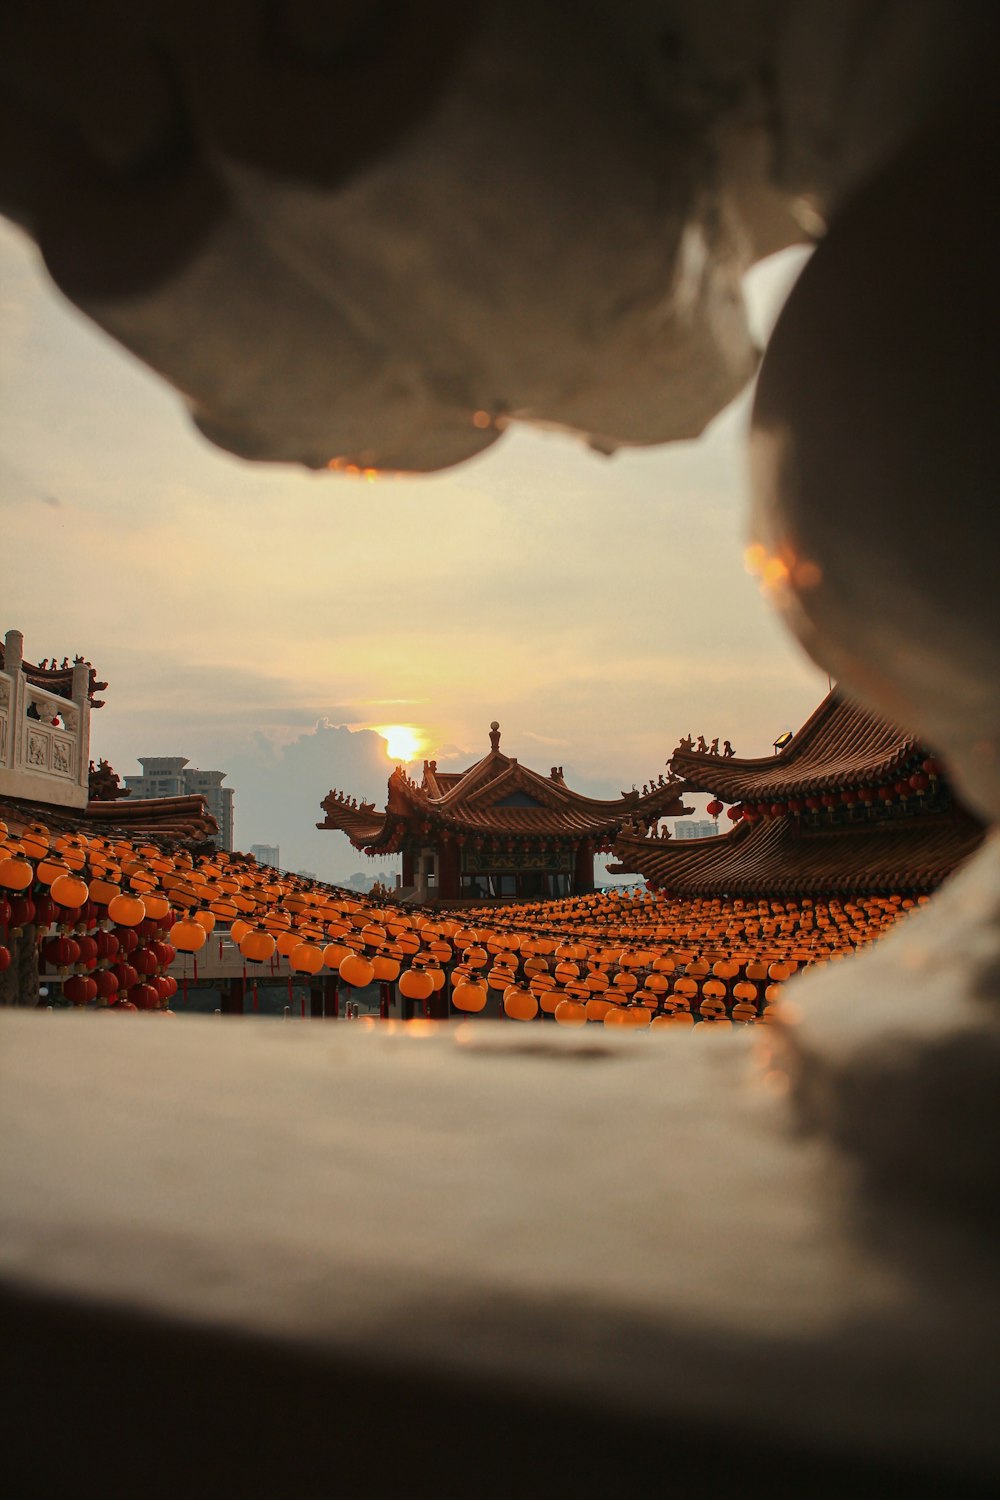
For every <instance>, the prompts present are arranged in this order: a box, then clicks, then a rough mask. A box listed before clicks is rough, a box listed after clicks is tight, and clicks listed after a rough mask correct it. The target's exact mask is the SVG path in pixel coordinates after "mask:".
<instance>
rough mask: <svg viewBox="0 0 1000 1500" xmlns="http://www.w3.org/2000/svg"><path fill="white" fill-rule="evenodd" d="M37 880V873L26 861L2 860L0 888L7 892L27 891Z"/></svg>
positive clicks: (0, 864) (16, 859)
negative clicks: (35, 879)
mask: <svg viewBox="0 0 1000 1500" xmlns="http://www.w3.org/2000/svg"><path fill="white" fill-rule="evenodd" d="M34 878H35V872H34V870H33V869H32V867H31V865H29V863H28V861H27V860H26V859H18V858H17V856H16V855H15V856H14V857H13V858H12V859H4V860H0V886H2V887H3V888H4V890H7V891H26V890H27V889H28V887H29V885H31V884H32V882H33V881H34Z"/></svg>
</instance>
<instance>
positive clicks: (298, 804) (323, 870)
mask: <svg viewBox="0 0 1000 1500" xmlns="http://www.w3.org/2000/svg"><path fill="white" fill-rule="evenodd" d="M228 771H229V784H230V785H231V786H232V787H233V789H234V792H235V797H234V811H235V818H234V821H235V841H236V844H237V846H238V847H239V848H241V849H248V848H249V847H250V845H251V844H277V845H278V846H279V848H280V850H281V863H282V866H283V867H284V868H285V869H293V870H300V869H304V870H314V871H315V872H316V874H317V875H319V876H321V878H323V879H326V880H345V879H347V878H348V877H349V876H350V875H352V874H353V873H354V872H355V871H356V870H360V869H366V870H368V871H369V872H373V871H375V870H376V869H378V868H385V869H395V868H396V866H397V864H398V861H396V860H383V861H377V862H376V863H374V864H373V863H371V862H370V861H368V860H367V859H366V858H365V857H364V855H362V854H359V853H358V852H357V851H356V850H355V849H354V848H352V846H351V845H350V843H349V842H348V840H347V838H346V836H345V835H344V834H342V833H336V832H333V831H326V832H321V831H320V830H319V829H317V828H316V827H315V824H316V823H318V822H322V820H323V810H322V808H321V806H320V803H321V802H322V800H323V798H324V797H325V796H326V794H327V792H329V791H331V790H333V789H337V790H339V791H345V792H347V793H348V794H349V795H351V796H356V797H357V798H358V800H359V801H360V800H361V799H362V798H364V799H366V800H368V801H372V802H374V803H375V806H376V807H377V808H380V809H381V808H383V807H384V806H385V799H386V786H387V782H388V779H389V775H390V772H391V771H392V766H391V765H390V763H389V760H388V758H387V756H386V746H385V740H384V739H383V738H382V736H381V735H379V734H376V733H375V731H374V730H372V729H357V730H352V729H348V728H346V727H345V726H344V725H335V724H331V723H328V722H323V721H321V722H319V723H317V724H315V725H314V726H313V727H312V728H311V729H310V730H307V731H306V732H305V733H303V734H299V735H297V736H296V737H295V738H294V739H291V740H289V741H288V742H287V743H286V744H283V745H275V744H274V742H273V741H270V740H268V739H267V737H266V736H264V735H257V736H255V737H254V739H253V741H251V742H250V744H248V746H247V748H246V750H245V751H244V752H243V753H237V754H235V755H233V756H231V757H230V760H229V764H228Z"/></svg>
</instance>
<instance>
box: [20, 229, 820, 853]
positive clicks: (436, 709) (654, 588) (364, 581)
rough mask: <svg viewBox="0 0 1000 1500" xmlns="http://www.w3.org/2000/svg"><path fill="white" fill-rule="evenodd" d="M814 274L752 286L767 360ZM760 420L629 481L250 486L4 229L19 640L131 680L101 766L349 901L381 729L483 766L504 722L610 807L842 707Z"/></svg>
mask: <svg viewBox="0 0 1000 1500" xmlns="http://www.w3.org/2000/svg"><path fill="white" fill-rule="evenodd" d="M803 260H804V255H803V252H802V251H799V250H793V251H786V252H784V253H783V254H782V255H781V256H776V257H773V258H772V260H771V261H770V262H765V263H764V264H762V265H761V266H758V267H756V268H755V269H754V271H753V272H751V274H750V276H749V277H748V278H747V295H748V301H749V303H750V307H751V311H752V314H753V316H754V319H755V323H756V330H757V332H758V335H759V336H760V337H763V336H765V334H766V331H767V329H768V328H769V326H770V324H771V322H772V321H773V318H774V316H775V315H776V313H777V310H778V309H779V308H780V305H781V302H782V301H783V300H784V297H785V296H786V295H787V292H788V290H789V288H790V286H791V284H792V281H793V280H794V277H795V275H796V274H797V273H798V271H799V270H800V269H801V266H802V264H803ZM749 404H750V394H749V392H747V393H744V395H743V396H741V397H740V398H739V400H737V401H736V402H735V403H733V405H732V406H730V407H729V408H728V409H727V410H726V411H725V412H723V413H722V414H721V415H720V416H719V417H718V418H717V419H716V420H715V422H714V423H713V424H712V425H711V426H710V428H709V429H708V430H707V432H706V433H705V434H704V435H703V436H702V438H701V439H699V440H698V441H697V442H688V443H678V444H672V445H668V446H665V447H660V448H656V449H646V450H636V449H633V450H628V451H622V452H619V453H618V454H617V455H615V456H614V457H613V458H610V459H609V458H604V457H601V456H599V455H597V454H595V453H593V452H591V451H590V450H589V449H587V448H585V447H584V446H583V445H582V444H580V443H579V442H578V441H577V440H575V439H573V438H571V437H567V436H562V435H558V434H552V433H547V432H546V433H542V432H538V431H534V430H531V429H528V428H524V427H515V428H512V429H511V430H509V431H508V432H507V433H506V434H505V435H504V437H503V438H502V439H501V440H500V441H499V442H497V443H496V444H495V445H494V446H493V447H491V448H490V449H489V450H488V451H487V452H486V453H485V454H483V455H481V456H480V457H479V458H477V459H475V460H473V461H472V462H471V463H468V464H466V465H464V466H463V467H461V468H459V469H456V470H452V471H449V472H447V473H444V474H440V475H434V476H428V477H420V478H385V479H378V480H376V481H375V482H368V481H366V480H364V479H362V478H358V479H355V478H352V477H349V476H346V475H339V474H331V473H322V474H319V475H317V474H311V473H308V472H306V471H304V470H298V469H295V468H291V467H285V466H263V465H253V464H249V463H246V462H244V461H242V460H239V459H236V458H234V457H232V456H231V455H229V454H225V453H223V452H221V451H220V450H218V449H216V448H213V447H212V446H211V444H210V443H208V442H207V440H206V439H204V438H202V437H201V436H200V435H199V434H198V433H197V432H196V431H195V429H194V427H193V426H192V425H191V424H190V422H189V420H188V418H187V415H186V412H185V410H184V407H183V404H182V402H181V400H180V398H179V397H178V395H177V394H176V393H175V392H174V391H173V390H171V388H170V387H169V386H167V385H165V384H164V383H163V382H162V381H160V380H159V379H158V377H156V376H154V375H153V374H151V373H150V372H149V371H148V370H146V369H145V367H144V366H142V365H141V364H140V363H139V362H138V361H137V360H136V359H135V358H134V357H132V356H131V355H129V354H127V353H126V352H125V351H124V350H121V349H120V348H119V347H118V346H117V345H115V344H114V343H113V342H112V341H111V340H110V339H109V338H108V337H107V336H106V335H104V334H103V333H102V332H101V331H100V330H99V329H98V328H96V327H95V326H94V325H92V324H91V323H89V322H88V320H87V319H86V318H85V317H84V316H83V315H82V314H81V313H79V312H78V311H77V310H76V309H75V308H73V307H72V306H71V305H70V304H69V303H67V302H66V301H65V300H64V299H63V298H62V297H61V295H60V294H59V293H58V292H57V291H56V290H55V289H54V288H53V287H52V286H51V284H50V283H49V282H48V280H47V277H46V274H45V272H44V270H43V268H42V267H41V264H40V260H39V257H38V255H37V252H36V251H35V248H34V246H33V245H32V243H31V242H30V241H29V240H28V239H26V238H25V237H24V236H23V235H22V234H21V233H20V231H18V230H17V229H15V228H14V227H13V226H11V225H9V224H7V223H6V222H5V221H2V220H0V508H2V515H0V525H2V532H0V599H2V603H3V608H2V610H0V630H6V629H8V628H10V627H12V626H13V627H16V628H17V629H19V630H21V631H23V633H24V636H25V655H26V657H27V658H28V659H29V660H32V661H38V660H40V659H41V658H43V657H46V656H49V657H51V656H53V655H55V656H57V657H59V658H60V659H61V658H62V657H63V656H64V655H68V656H70V657H72V656H73V655H75V654H76V653H80V654H82V655H83V656H85V657H86V658H88V659H89V660H90V661H92V662H93V663H94V664H95V666H96V667H97V668H98V672H99V676H101V677H102V678H106V679H107V680H108V682H109V688H108V691H107V694H106V695H105V697H106V700H107V706H106V707H105V708H103V709H101V710H100V711H99V712H98V713H97V714H96V715H95V716H94V719H93V731H92V754H93V755H94V757H95V759H96V758H97V757H98V756H105V757H107V759H108V760H110V762H111V763H112V765H113V766H114V767H115V769H116V770H117V771H118V772H119V774H121V775H122V776H124V775H126V774H128V773H131V772H134V771H136V770H138V765H137V757H138V756H140V755H185V756H187V757H188V759H189V761H190V763H191V765H192V766H199V767H201V768H202V769H217V770H224V771H226V772H227V773H228V784H230V785H232V786H233V787H234V788H235V829H236V833H235V837H236V844H237V847H239V848H243V849H246V848H249V846H250V844H252V843H268V844H275V843H276V844H279V846H280V848H281V861H282V864H283V865H284V866H286V867H288V868H292V869H300V868H305V869H309V870H312V871H315V872H316V873H317V874H319V875H320V876H322V877H324V878H327V879H343V878H345V877H346V876H347V875H349V874H350V873H352V872H353V871H355V870H357V869H359V868H362V867H365V868H366V869H373V868H374V867H372V866H369V865H368V864H367V862H366V861H365V860H364V858H363V857H362V856H360V855H358V854H357V853H356V852H355V851H354V850H353V849H352V848H351V847H350V845H349V844H348V842H347V840H346V839H345V838H344V836H343V835H342V834H338V833H319V832H318V831H317V830H316V829H315V828H314V826H313V825H314V824H315V823H316V821H317V820H318V819H320V818H321V817H322V813H321V811H320V807H319V804H320V801H321V800H322V798H323V797H324V796H325V795H326V793H327V792H328V791H329V790H330V788H331V787H338V788H340V789H342V790H346V791H348V792H350V793H352V794H357V795H359V796H362V795H363V796H365V797H369V798H374V799H375V800H376V803H377V805H378V806H382V805H383V804H384V798H385V782H386V778H387V776H388V774H389V772H390V771H391V769H392V764H393V762H392V761H391V760H390V759H389V756H388V754H387V745H386V741H385V739H384V738H383V737H382V735H380V734H378V733H376V732H375V730H376V727H377V726H386V725H390V724H406V725H411V726H413V727H414V729H415V730H416V731H417V732H418V734H419V737H420V739H421V741H422V743H421V747H420V750H419V758H420V759H422V758H423V757H424V756H427V757H428V758H430V757H434V758H436V759H437V760H438V761H439V763H440V764H441V765H442V768H448V769H461V768H462V767H464V766H465V765H470V764H472V763H473V762H474V761H475V760H477V759H478V758H479V757H480V756H481V755H482V754H484V753H485V751H486V750H487V749H488V743H489V742H488V730H489V724H490V721H491V720H492V719H498V720H499V721H500V724H501V726H502V735H503V738H502V745H501V748H502V749H503V750H505V751H506V752H507V753H508V754H511V755H516V756H518V757H519V759H521V760H522V761H523V762H525V763H526V764H528V765H531V766H534V767H537V768H538V769H541V770H542V771H545V772H547V771H548V768H549V767H550V766H551V765H552V764H554V763H558V764H560V765H562V766H564V768H565V772H566V780H567V782H568V784H569V785H570V786H574V787H577V788H578V789H580V790H581V791H584V792H587V793H589V794H590V795H596V796H616V795H617V794H618V792H619V791H620V790H621V789H622V788H628V787H630V786H632V784H633V783H637V784H638V785H640V786H641V785H642V783H643V782H644V781H646V780H647V779H649V778H650V777H655V776H656V775H657V774H658V773H659V771H660V770H662V769H663V766H664V762H665V761H666V759H667V758H668V757H669V755H670V753H671V751H672V750H673V748H674V747H675V746H676V744H677V742H678V740H679V739H680V737H681V736H682V735H684V734H687V733H689V732H692V733H694V734H695V735H697V734H699V733H704V734H705V735H706V736H708V737H709V738H711V737H713V736H714V735H716V734H718V735H720V736H722V737H723V738H729V739H730V740H732V742H733V744H734V746H735V748H736V750H737V753H738V754H741V755H759V754H764V753H768V752H769V751H770V748H771V745H772V742H773V741H774V739H775V737H776V736H777V735H778V734H779V733H781V732H782V731H783V730H785V729H788V728H791V729H794V728H796V727H797V726H798V725H799V724H800V723H801V722H802V721H803V720H804V719H805V718H806V717H807V716H808V715H809V713H811V711H812V709H813V708H814V707H815V705H816V704H817V702H818V701H819V700H820V698H821V697H822V696H823V694H824V693H825V692H826V689H827V681H826V678H825V676H824V675H823V674H821V673H819V672H818V671H817V669H816V668H815V667H814V666H813V665H812V663H810V662H809V661H808V660H807V659H806V658H805V657H804V655H803V653H802V652H801V650H800V649H799V647H798V646H796V645H795V644H794V643H793V642H792V641H791V639H790V638H789V637H788V636H787V635H786V634H785V632H784V630H783V628H782V627H781V625H780V624H779V622H778V620H777V618H776V617H775V616H773V615H772V614H771V612H770V610H769V608H768V606H767V604H766V603H765V601H764V600H763V599H762V598H761V596H760V594H759V592H758V589H757V585H756V582H755V581H754V579H753V578H752V577H751V576H750V575H749V574H748V573H747V571H746V569H745V567H744V563H743V550H744V546H745V540H746V538H745V524H746V522H745V516H746V478H745V472H744V453H743V435H744V432H745V428H746V423H747V418H748V413H749Z"/></svg>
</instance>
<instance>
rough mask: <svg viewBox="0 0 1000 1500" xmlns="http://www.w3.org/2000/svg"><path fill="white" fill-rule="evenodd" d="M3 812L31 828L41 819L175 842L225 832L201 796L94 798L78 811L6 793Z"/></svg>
mask: <svg viewBox="0 0 1000 1500" xmlns="http://www.w3.org/2000/svg"><path fill="white" fill-rule="evenodd" d="M0 816H2V817H3V818H4V819H5V821H6V822H7V823H8V824H10V825H11V826H12V827H17V826H21V827H28V826H29V825H30V824H31V823H33V822H35V821H36V820H38V821H42V822H44V823H45V824H46V826H47V827H48V828H50V829H52V830H53V831H55V832H65V833H100V834H102V835H103V834H116V833H120V834H122V835H123V837H125V838H127V839H134V838H144V839H149V840H150V841H151V842H156V841H157V840H162V841H163V842H166V843H171V844H203V843H204V842H205V841H206V840H207V839H210V838H212V836H213V835H214V834H217V833H218V831H219V825H218V823H217V822H216V821H215V819H214V818H213V817H212V815H211V813H210V812H208V811H207V809H206V807H205V803H204V800H203V798H201V797H199V796H189V797H137V798H131V797H129V798H124V797H123V798H121V799H119V800H117V801H114V802H88V803H87V806H86V807H85V808H81V809H79V810H78V811H72V810H70V809H68V808H63V807H52V806H50V804H49V803H40V802H26V801H23V800H21V799H13V798H11V799H8V798H0Z"/></svg>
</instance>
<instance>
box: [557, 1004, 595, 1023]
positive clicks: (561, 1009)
mask: <svg viewBox="0 0 1000 1500" xmlns="http://www.w3.org/2000/svg"><path fill="white" fill-rule="evenodd" d="M555 1018H556V1021H557V1022H558V1024H559V1025H560V1026H586V1024H587V1007H586V1006H585V1005H581V1004H580V1002H579V1001H578V1000H560V1002H559V1004H558V1005H557V1006H556V1009H555ZM604 1019H605V1024H607V1017H606V1016H605V1018H604Z"/></svg>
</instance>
